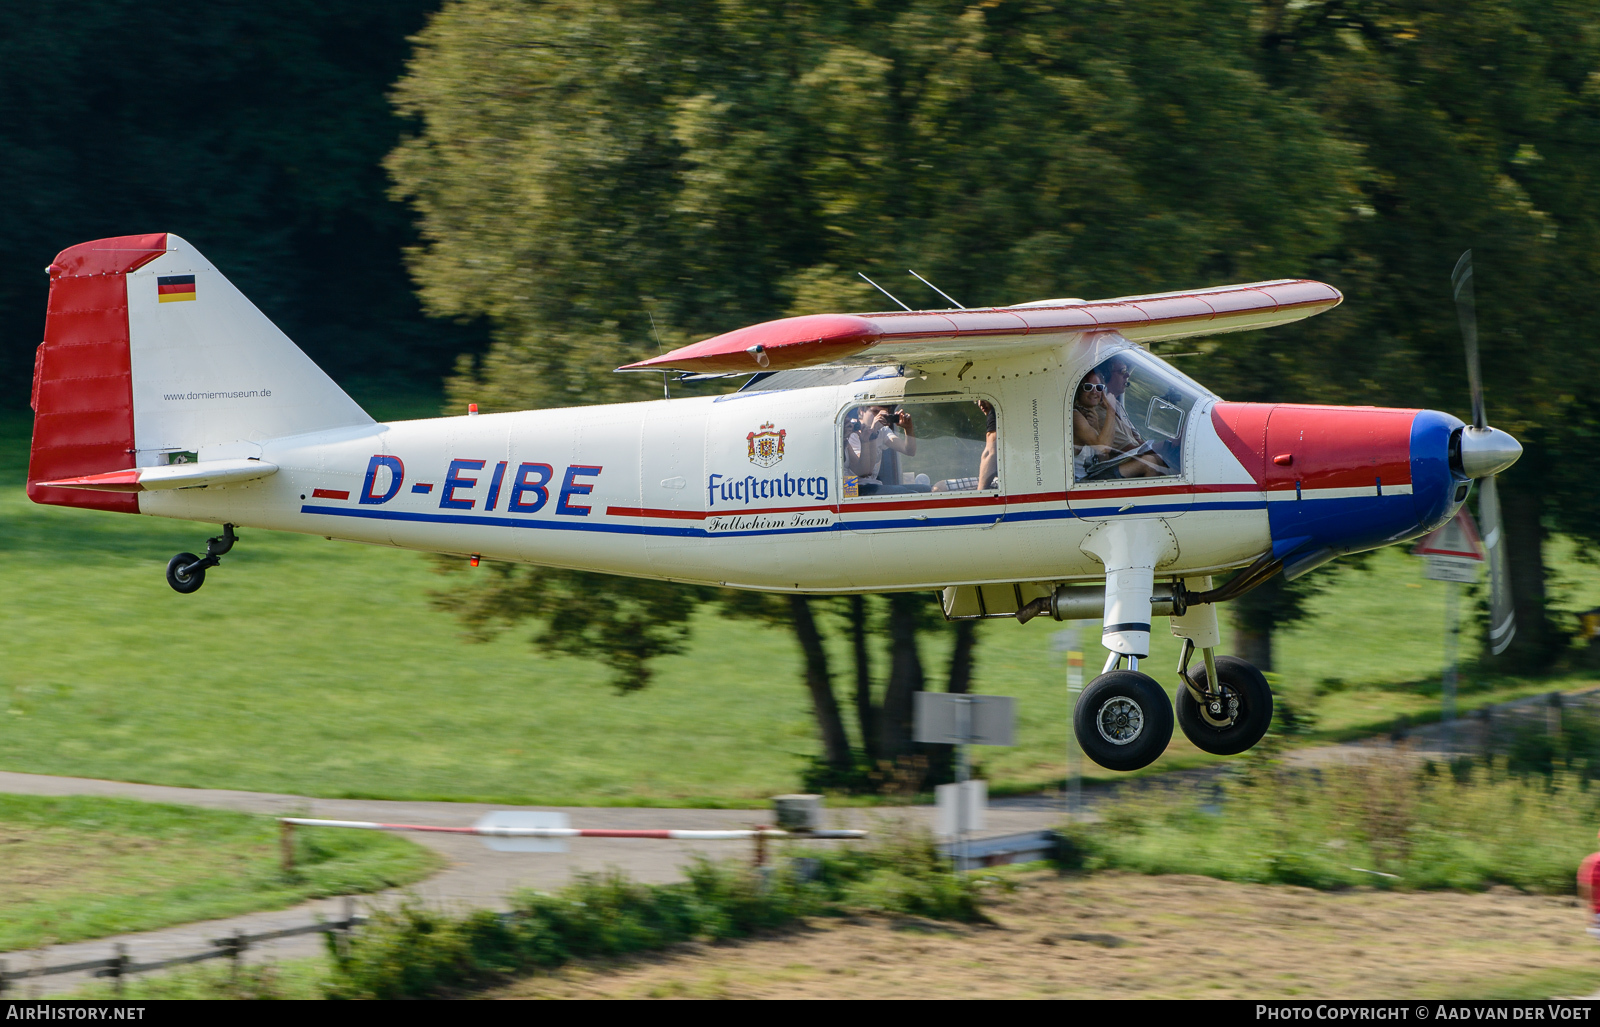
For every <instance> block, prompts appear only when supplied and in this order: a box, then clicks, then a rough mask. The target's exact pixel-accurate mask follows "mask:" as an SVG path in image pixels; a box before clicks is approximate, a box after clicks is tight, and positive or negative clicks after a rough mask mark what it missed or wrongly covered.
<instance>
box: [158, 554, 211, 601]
mask: <svg viewBox="0 0 1600 1027" xmlns="http://www.w3.org/2000/svg"><path fill="white" fill-rule="evenodd" d="M199 562H200V558H199V557H198V556H196V555H194V554H193V553H179V554H178V555H177V556H174V557H173V558H172V559H170V560H168V561H167V584H169V585H171V586H172V590H173V591H174V592H182V593H183V594H184V595H188V594H189V593H190V592H193V591H195V590H197V589H198V588H199V587H200V586H201V585H204V584H205V583H206V569H205V568H204V567H195V564H197V563H199ZM189 568H193V569H192V570H190V569H189Z"/></svg>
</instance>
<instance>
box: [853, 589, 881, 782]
mask: <svg viewBox="0 0 1600 1027" xmlns="http://www.w3.org/2000/svg"><path fill="white" fill-rule="evenodd" d="M850 640H851V642H852V643H853V644H854V645H855V657H856V723H857V725H859V726H860V728H861V751H862V752H863V753H864V754H865V755H866V757H867V763H868V764H869V765H875V764H876V763H877V762H878V752H879V749H880V746H879V745H878V741H879V739H878V710H877V707H875V706H873V705H872V665H871V663H870V662H869V661H868V660H867V602H866V600H865V599H864V598H862V597H861V596H851V597H850Z"/></svg>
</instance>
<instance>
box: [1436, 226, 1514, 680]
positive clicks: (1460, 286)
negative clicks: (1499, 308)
mask: <svg viewBox="0 0 1600 1027" xmlns="http://www.w3.org/2000/svg"><path fill="white" fill-rule="evenodd" d="M1450 282H1451V284H1452V285H1453V286H1454V287H1455V299H1456V315H1457V316H1458V317H1459V318H1460V320H1461V341H1462V343H1463V345H1464V346H1465V347H1466V351H1467V380H1468V382H1469V383H1470V384H1471V387H1472V424H1471V425H1469V426H1468V427H1466V428H1463V429H1462V430H1461V434H1460V436H1459V441H1458V442H1457V446H1456V452H1455V453H1453V454H1452V458H1453V459H1452V461H1451V462H1452V463H1455V464H1456V465H1457V467H1456V469H1457V470H1459V471H1460V472H1461V473H1462V474H1464V475H1465V476H1467V477H1469V478H1476V479H1478V515H1479V520H1480V523H1481V527H1482V529H1483V544H1484V548H1485V549H1487V550H1488V553H1489V651H1490V652H1492V653H1494V654H1495V655H1496V656H1498V655H1499V654H1500V653H1502V652H1504V651H1505V648H1506V646H1508V645H1510V644H1511V639H1512V638H1514V637H1515V636H1516V633H1517V620H1516V613H1515V610H1514V608H1513V606H1512V601H1511V573H1510V568H1509V567H1507V565H1506V550H1505V533H1504V532H1503V531H1502V530H1501V523H1500V493H1499V491H1498V490H1497V489H1496V487H1495V482H1494V476H1495V475H1496V474H1498V473H1499V472H1501V471H1503V470H1505V469H1506V468H1507V467H1510V466H1511V465H1512V464H1514V463H1516V462H1517V458H1518V457H1520V456H1521V455H1522V445H1521V443H1519V442H1517V440H1516V439H1514V438H1512V437H1511V436H1510V435H1509V434H1507V433H1506V432H1503V431H1501V430H1500V429H1498V428H1491V427H1489V425H1488V423H1487V421H1486V420H1485V417H1484V408H1483V377H1482V375H1481V373H1480V372H1479V368H1478V313H1477V306H1476V303H1475V301H1474V299H1473V291H1472V251H1471V250H1468V251H1467V252H1465V253H1463V254H1462V255H1461V259H1460V260H1459V261H1457V262H1456V268H1455V270H1454V271H1453V272H1451V274H1450Z"/></svg>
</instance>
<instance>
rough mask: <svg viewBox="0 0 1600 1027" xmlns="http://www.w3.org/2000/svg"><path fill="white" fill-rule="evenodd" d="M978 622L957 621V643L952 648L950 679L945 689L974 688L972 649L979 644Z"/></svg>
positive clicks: (962, 689) (956, 690) (968, 689)
mask: <svg viewBox="0 0 1600 1027" xmlns="http://www.w3.org/2000/svg"><path fill="white" fill-rule="evenodd" d="M977 629H978V622H977V621H971V620H958V621H956V644H955V648H954V649H952V650H950V680H949V684H948V685H946V687H945V691H947V692H956V693H964V692H967V691H970V690H971V688H972V650H973V649H975V648H977V645H978V630H977Z"/></svg>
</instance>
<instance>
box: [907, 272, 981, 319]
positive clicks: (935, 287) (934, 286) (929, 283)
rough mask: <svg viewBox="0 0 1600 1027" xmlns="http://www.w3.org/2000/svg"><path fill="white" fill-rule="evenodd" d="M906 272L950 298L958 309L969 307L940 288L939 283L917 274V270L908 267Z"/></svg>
mask: <svg viewBox="0 0 1600 1027" xmlns="http://www.w3.org/2000/svg"><path fill="white" fill-rule="evenodd" d="M906 273H907V274H909V275H910V276H911V277H912V278H915V279H916V280H917V281H919V282H921V283H922V284H923V285H926V286H927V287H928V288H930V289H932V290H933V291H934V292H936V293H938V294H939V295H940V296H943V297H944V298H945V299H947V300H949V301H950V302H951V303H955V304H956V309H957V310H966V309H967V308H966V307H963V306H962V305H961V304H959V303H956V301H955V298H954V297H953V296H951V295H950V294H949V293H947V292H945V291H944V290H943V289H941V288H939V287H938V286H937V285H934V284H933V283H932V282H930V281H928V280H927V279H926V278H924V277H922V276H921V275H919V274H917V273H916V272H915V271H912V270H911V269H909V268H907V269H906Z"/></svg>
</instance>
